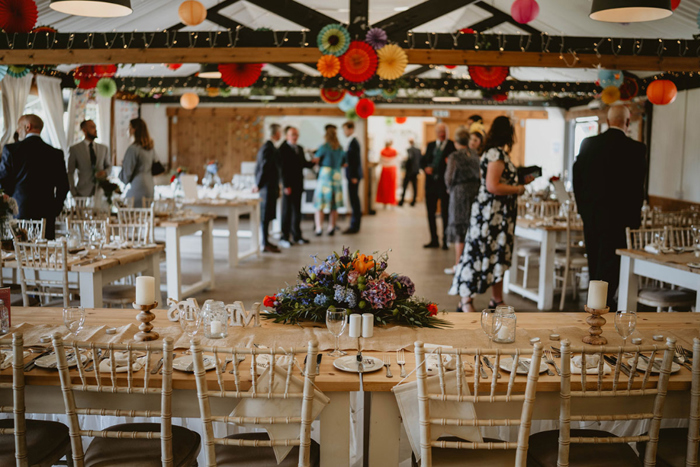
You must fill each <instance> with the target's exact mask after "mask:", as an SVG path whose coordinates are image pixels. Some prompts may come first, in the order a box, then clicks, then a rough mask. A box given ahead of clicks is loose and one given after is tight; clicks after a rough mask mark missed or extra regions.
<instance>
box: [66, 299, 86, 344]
mask: <svg viewBox="0 0 700 467" xmlns="http://www.w3.org/2000/svg"><path fill="white" fill-rule="evenodd" d="M63 324H64V325H65V326H66V329H68V336H70V335H71V334H73V335H74V336H75V337H78V333H79V332H80V331H81V330H82V329H83V325H84V324H85V308H83V307H81V306H75V307H69V308H64V309H63ZM68 336H66V337H68Z"/></svg>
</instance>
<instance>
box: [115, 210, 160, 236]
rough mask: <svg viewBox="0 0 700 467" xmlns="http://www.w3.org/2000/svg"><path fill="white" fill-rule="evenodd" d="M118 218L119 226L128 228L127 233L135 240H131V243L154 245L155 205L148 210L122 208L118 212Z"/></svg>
mask: <svg viewBox="0 0 700 467" xmlns="http://www.w3.org/2000/svg"><path fill="white" fill-rule="evenodd" d="M117 218H118V220H119V225H120V226H125V227H127V229H126V233H127V234H129V235H130V236H131V237H132V238H134V239H132V238H129V241H132V242H137V243H153V238H154V237H153V229H154V219H153V205H151V206H150V207H147V208H121V209H119V210H118V211H117ZM144 229H145V232H144ZM144 235H145V238H144Z"/></svg>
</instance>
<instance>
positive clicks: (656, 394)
mask: <svg viewBox="0 0 700 467" xmlns="http://www.w3.org/2000/svg"><path fill="white" fill-rule="evenodd" d="M675 343H676V340H675V339H673V338H668V339H666V345H646V346H627V347H612V346H610V347H605V346H595V347H593V346H582V347H571V344H570V343H569V341H568V340H564V341H562V343H561V347H560V350H561V405H560V409H559V423H560V427H559V457H558V461H557V466H559V467H568V466H569V446H570V445H571V444H572V443H579V444H580V443H585V444H610V443H633V442H639V441H645V442H646V443H647V445H646V453H645V467H653V466H654V465H655V462H656V450H657V447H658V441H659V429H660V427H661V417H662V415H663V408H664V402H665V400H666V392H667V390H668V378H669V375H670V374H671V365H672V364H673V356H674V345H675ZM625 353H628V354H629V353H631V354H632V357H631V362H630V364H629V376H627V377H626V380H627V381H625V378H624V377H623V375H622V363H626V362H623V361H622V360H623V358H625V359H627V357H625ZM645 353H649V354H650V355H648V356H647V355H645ZM573 354H581V368H582V369H586V368H588V365H587V360H588V359H589V358H591V357H594V356H597V358H598V363H597V369H598V372H597V375H595V376H594V375H590V376H591V378H589V375H587V374H586V373H587V371H585V370H582V371H581V376H580V386H581V390H579V391H572V390H571V357H572V356H573ZM606 354H614V355H615V357H616V358H617V361H616V364H615V366H614V368H612V374H613V380H612V383H611V385H608V384H604V383H607V382H604V376H605V365H606V363H605V360H604V358H603V357H604V356H605V355H606ZM658 355H661V356H662V357H663V360H662V361H661V363H654V364H652V362H656V357H657V356H658ZM640 361H645V362H647V368H646V370H645V371H644V373H643V375H642V376H641V377H640V378H641V381H639V380H638V379H637V367H638V364H639V362H640ZM657 364H658V365H659V366H658V369H659V376H658V381H657V383H656V384H655V385H653V387H652V386H651V385H650V382H649V376H650V375H651V372H652V369H653V368H654V366H655V365H657ZM635 380H637V381H636V383H637V384H636V387H635ZM608 386H609V387H608ZM648 396H653V399H654V402H653V407H652V408H651V411H649V410H646V411H644V409H645V408H646V407H645V405H646V404H644V401H642V400H640V399H641V398H643V397H648ZM610 397H617V398H621V397H634V398H637V400H638V402H637V403H636V404H635V405H634V406H635V407H638V411H635V412H634V413H624V414H609V413H599V414H595V413H591V412H592V411H594V409H593V408H592V407H594V406H595V405H594V404H590V403H588V404H587V405H586V407H587V409H586V414H585V415H572V414H571V412H572V410H571V403H572V400H576V399H588V400H589V401H590V399H591V398H610ZM630 420H634V421H638V420H650V421H651V423H650V425H649V431H648V433H647V434H646V435H640V436H620V437H571V422H601V421H630Z"/></svg>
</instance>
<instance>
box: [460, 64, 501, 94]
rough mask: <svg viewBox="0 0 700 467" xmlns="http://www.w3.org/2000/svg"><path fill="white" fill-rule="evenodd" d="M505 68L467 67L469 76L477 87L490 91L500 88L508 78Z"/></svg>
mask: <svg viewBox="0 0 700 467" xmlns="http://www.w3.org/2000/svg"><path fill="white" fill-rule="evenodd" d="M509 73H510V68H508V67H507V66H474V65H471V66H469V76H471V78H472V81H474V82H475V83H476V85H477V86H479V87H482V88H486V89H491V88H495V87H498V86H500V85H501V84H503V82H504V81H505V80H506V78H507V77H508V74H509Z"/></svg>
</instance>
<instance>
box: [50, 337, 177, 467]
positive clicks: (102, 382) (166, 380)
mask: <svg viewBox="0 0 700 467" xmlns="http://www.w3.org/2000/svg"><path fill="white" fill-rule="evenodd" d="M53 346H54V349H55V350H56V356H57V357H58V360H57V362H58V365H57V368H58V375H59V378H60V380H61V389H62V392H63V403H64V405H65V409H66V416H67V417H68V428H69V430H70V439H71V448H72V452H73V454H72V455H73V464H74V465H75V466H76V467H82V466H83V465H84V456H85V452H84V450H83V442H82V437H83V436H86V437H92V438H130V439H160V441H161V443H160V448H161V463H162V465H163V467H169V466H172V465H173V446H172V422H171V416H172V400H171V399H172V392H173V385H172V382H173V380H172V376H173V341H172V339H171V338H165V339H163V342H162V343H160V342H159V343H152V344H114V343H110V344H98V343H94V342H70V343H64V342H63V339H62V338H61V335H60V334H59V333H55V334H54V335H53ZM66 348H68V349H69V351H70V352H71V354H72V355H73V357H72V358H73V359H74V360H77V362H78V364H77V370H78V371H77V373H78V375H77V376H78V377H77V378H76V375H75V371H73V372H71V371H70V369H69V367H68V351H67V349H66ZM118 351H120V352H126V358H127V361H129V362H132V361H135V358H136V356H135V354H134V352H140V353H145V355H144V356H143V357H141V360H142V361H143V362H144V366H143V383H141V382H140V378H138V381H137V379H136V378H134V373H135V372H134V370H133V368H132V365H125V367H126V368H127V371H126V372H125V373H117V372H116V368H117V363H116V356H115V352H118ZM158 351H162V357H163V367H162V368H163V374H162V383H161V387H160V388H158V387H150V386H151V385H150V384H149V382H150V377H151V365H152V364H154V363H155V362H152V361H151V360H153V358H152V356H153V354H154V353H155V352H158ZM85 353H88V354H89V356H90V358H88V359H86V361H85V362H83V361H82V357H77V356H78V355H83V354H85ZM90 359H91V360H92V362H93V365H92V366H93V367H94V369H93V370H92V371H91V372H88V371H86V367H88V365H90V363H89V362H90ZM103 359H107V360H109V362H110V364H109V368H110V371H109V373H107V374H104V373H102V372H101V371H100V362H101V361H102V360H103ZM71 373H72V374H71ZM88 378H90V379H91V380H92V379H94V381H95V383H90V382H89V380H88ZM77 379H79V380H80V381H79V382H74V381H76V380H77ZM75 392H90V393H100V394H126V395H134V397H135V398H136V397H140V398H141V399H142V400H141V401H140V402H143V403H144V404H148V403H149V401H151V400H152V399H150V398H148V397H147V396H149V395H160V409H159V410H131V409H126V408H125V409H105V408H93V407H77V406H76V402H75ZM145 396H146V397H145ZM80 415H102V416H105V415H107V416H112V417H148V418H151V417H153V418H160V431H157V432H152V431H111V430H110V431H105V430H102V431H94V430H83V429H81V428H80V419H79V416H80Z"/></svg>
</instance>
